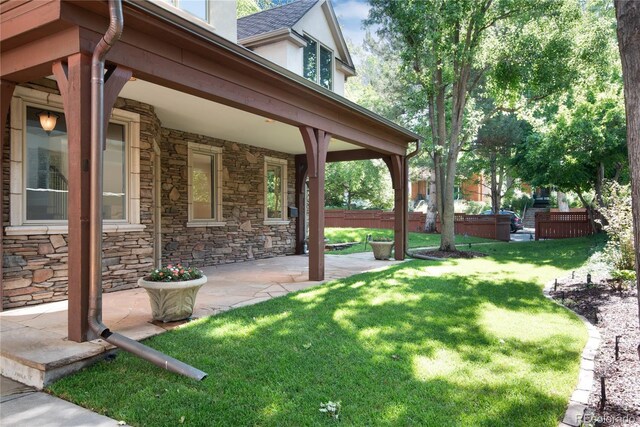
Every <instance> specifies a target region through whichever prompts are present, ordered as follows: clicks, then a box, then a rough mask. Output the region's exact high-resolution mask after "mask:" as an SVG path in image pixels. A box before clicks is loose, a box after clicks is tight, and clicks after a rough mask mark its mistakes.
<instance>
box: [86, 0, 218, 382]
mask: <svg viewBox="0 0 640 427" xmlns="http://www.w3.org/2000/svg"><path fill="white" fill-rule="evenodd" d="M109 18H110V22H109V29H108V30H107V32H106V33H105V35H104V36H103V37H102V39H101V40H100V42H99V43H98V45H97V46H96V49H95V51H94V52H93V58H92V61H91V217H90V218H91V219H90V230H91V231H90V246H91V247H90V251H89V256H90V260H91V264H90V267H89V274H90V282H89V314H88V322H89V327H90V328H91V330H92V331H93V332H94V333H95V334H97V335H98V336H100V337H102V338H103V339H104V340H105V341H107V342H108V343H111V344H113V345H115V346H117V347H120V348H121V349H123V350H126V351H128V352H130V353H133V354H135V355H136V356H138V357H140V358H142V359H145V360H148V361H149V362H151V363H153V364H154V365H157V366H159V367H161V368H163V369H166V370H168V371H171V372H175V373H177V374H181V375H185V376H187V377H190V378H194V379H196V380H202V379H203V378H205V377H206V376H207V374H206V373H205V372H202V371H201V370H199V369H196V368H194V367H192V366H190V365H187V364H186V363H183V362H181V361H179V360H176V359H174V358H173V357H169V356H167V355H165V354H163V353H160V352H159V351H157V350H154V349H152V348H150V347H147V346H145V345H142V344H140V343H139V342H137V341H135V340H132V339H130V338H127V337H125V336H124V335H120V334H118V333H114V332H111V331H109V328H107V326H105V325H104V324H103V323H102V163H103V151H104V144H105V129H104V120H103V118H104V114H105V111H104V60H105V57H106V55H107V53H108V52H109V50H110V49H111V47H112V46H113V45H114V44H115V43H116V42H117V41H118V40H119V39H120V36H121V35H122V28H123V26H124V19H123V17H122V1H121V0H109Z"/></svg>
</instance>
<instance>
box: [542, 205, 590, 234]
mask: <svg viewBox="0 0 640 427" xmlns="http://www.w3.org/2000/svg"><path fill="white" fill-rule="evenodd" d="M591 234H593V228H592V227H591V223H590V221H589V215H588V214H587V213H586V212H537V213H536V240H540V239H568V238H571V237H582V236H588V235H591Z"/></svg>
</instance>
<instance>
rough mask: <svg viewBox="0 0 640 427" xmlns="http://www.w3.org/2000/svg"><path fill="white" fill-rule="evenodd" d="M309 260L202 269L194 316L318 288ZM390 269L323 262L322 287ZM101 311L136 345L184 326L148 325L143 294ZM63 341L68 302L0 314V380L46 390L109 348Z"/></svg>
mask: <svg viewBox="0 0 640 427" xmlns="http://www.w3.org/2000/svg"><path fill="white" fill-rule="evenodd" d="M308 261H309V260H308V257H307V256H286V257H277V258H268V259H263V260H256V261H248V262H243V263H235V264H226V265H220V266H213V267H206V268H203V271H204V273H205V275H206V276H207V278H208V279H209V280H208V282H207V283H206V284H205V285H204V286H203V287H202V288H201V289H200V292H199V293H198V298H197V302H196V307H195V310H194V315H193V317H194V318H198V317H204V316H210V315H215V314H218V313H221V312H223V311H227V310H230V309H233V308H237V307H242V306H245V305H250V304H256V303H259V302H262V301H266V300H268V299H271V298H275V297H279V296H282V295H285V294H287V293H289V292H294V291H298V290H300V289H305V288H308V287H311V286H315V285H318V284H320V283H323V282H314V281H309V280H308V264H309V263H308ZM395 263H397V261H376V260H374V259H373V255H372V254H371V253H370V252H368V253H359V254H351V255H326V256H325V281H329V280H333V279H339V278H344V277H348V276H351V275H353V274H357V273H361V272H364V271H370V270H373V269H378V268H384V267H386V266H389V265H393V264H395ZM102 305H103V309H102V311H103V316H102V317H103V322H104V323H105V324H106V325H107V326H108V327H109V328H110V329H111V330H112V331H115V332H119V333H121V334H123V335H125V336H127V337H129V338H133V339H136V340H141V339H144V338H148V337H150V336H153V335H157V334H160V333H162V332H165V331H166V330H167V329H171V328H175V327H177V326H179V325H180V324H182V323H184V322H174V323H167V324H162V323H158V322H152V321H151V308H150V306H149V300H148V297H147V294H146V291H145V290H144V289H130V290H125V291H118V292H111V293H105V294H103V297H102ZM66 337H67V301H60V302H55V303H49V304H41V305H37V306H29V307H24V308H17V309H12V310H7V311H4V312H1V313H0V343H1V344H0V373H1V374H2V375H4V376H6V377H9V378H11V379H14V380H16V381H19V382H21V383H24V384H27V385H30V386H33V387H36V388H43V387H44V386H46V385H47V384H49V383H51V382H53V381H55V380H56V379H58V378H60V377H62V376H65V375H68V374H69V373H71V372H74V371H77V370H79V369H80V368H82V367H84V366H86V365H88V364H90V363H92V362H94V361H95V360H97V359H100V358H102V357H105V356H106V353H107V352H111V351H113V349H114V347H113V346H112V345H110V344H108V343H107V342H105V341H103V340H101V339H97V340H93V341H89V342H84V343H76V342H73V341H69V340H67V338H66Z"/></svg>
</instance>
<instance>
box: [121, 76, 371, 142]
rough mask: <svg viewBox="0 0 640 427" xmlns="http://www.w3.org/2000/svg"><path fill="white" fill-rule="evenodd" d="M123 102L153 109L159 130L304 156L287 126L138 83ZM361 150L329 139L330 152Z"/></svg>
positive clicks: (296, 135) (298, 139)
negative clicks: (166, 129) (136, 103)
mask: <svg viewBox="0 0 640 427" xmlns="http://www.w3.org/2000/svg"><path fill="white" fill-rule="evenodd" d="M120 96H121V97H123V98H129V99H133V100H136V101H140V102H144V103H147V104H150V105H152V106H153V107H154V108H155V112H156V115H157V116H158V118H159V119H160V121H161V122H162V126H163V127H165V128H170V129H177V130H181V131H184V132H191V133H195V134H199V135H206V136H210V137H213V138H219V139H224V140H226V141H232V142H239V143H242V144H248V145H253V146H256V147H262V148H267V149H270V150H275V151H280V152H283V153H289V154H304V152H305V151H304V144H303V142H302V136H301V135H300V130H299V129H298V128H297V127H295V126H291V125H288V124H286V123H282V122H278V121H275V120H270V119H267V118H265V117H262V116H260V115H257V114H252V113H248V112H246V111H242V110H239V109H236V108H233V107H228V106H226V105H222V104H219V103H217V102H213V101H209V100H207V99H204V98H199V97H197V96H194V95H189V94H187V93H184V92H179V91H177V90H173V89H170V88H167V87H163V86H160V85H157V84H154V83H150V82H147V81H144V80H141V79H136V80H132V81H129V82H128V83H127V84H126V85H125V86H124V89H123V90H122V91H121V92H120ZM357 148H360V147H358V146H356V145H353V144H350V143H348V142H344V141H340V140H338V139H336V138H332V139H331V143H330V144H329V151H343V150H352V149H357Z"/></svg>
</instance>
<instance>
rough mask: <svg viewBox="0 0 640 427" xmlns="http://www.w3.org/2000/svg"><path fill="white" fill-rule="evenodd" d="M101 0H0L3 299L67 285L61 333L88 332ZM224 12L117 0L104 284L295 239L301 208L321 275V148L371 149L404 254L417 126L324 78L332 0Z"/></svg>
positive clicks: (226, 5) (333, 41)
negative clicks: (389, 187) (407, 170)
mask: <svg viewBox="0 0 640 427" xmlns="http://www.w3.org/2000/svg"><path fill="white" fill-rule="evenodd" d="M176 6H178V7H176ZM180 7H183V9H180ZM283 11H285V12H286V13H283ZM294 12H295V13H294ZM108 13H109V11H108V7H107V2H106V1H75V2H72V1H63V0H51V1H47V2H43V1H36V0H33V1H23V0H15V1H11V0H10V1H7V2H3V3H2V6H1V9H0V25H2V33H1V34H0V41H1V44H0V51H1V61H0V78H1V85H2V86H1V92H0V94H1V101H2V102H1V104H0V105H1V106H2V109H1V112H2V115H1V116H0V122H1V123H2V129H1V133H0V135H2V136H3V139H2V143H1V144H0V148H1V151H0V159H2V163H1V166H2V171H1V172H2V173H0V179H1V180H0V188H2V197H1V198H0V201H1V204H0V212H2V222H3V224H2V225H3V227H2V233H1V234H0V236H1V237H2V239H1V240H0V249H1V250H2V255H3V263H2V264H1V267H2V270H1V271H0V277H1V278H2V284H1V286H0V290H1V291H2V307H4V308H11V307H18V306H23V305H30V304H37V303H41V302H48V301H57V300H61V299H67V298H68V300H69V310H68V312H69V321H68V330H69V338H70V339H71V340H74V341H84V340H87V339H90V338H92V337H91V336H90V334H89V333H88V328H87V322H86V310H87V306H88V278H89V268H90V260H89V256H88V254H89V250H88V248H89V223H88V221H87V218H89V208H90V204H89V201H90V198H89V196H90V194H89V176H90V175H89V173H90V171H89V158H90V153H91V150H92V148H93V147H91V144H90V133H91V129H90V110H91V108H90V99H91V98H90V93H91V75H90V73H91V56H92V53H93V49H94V48H95V46H96V44H97V42H98V41H99V39H100V38H101V37H102V34H104V32H105V30H106V28H107V26H108ZM235 13H236V4H235V1H228V0H223V1H205V0H202V1H199V2H198V1H189V2H186V1H185V2H180V1H179V0H173V1H160V0H157V1H142V0H136V1H124V32H123V35H122V38H121V40H120V41H118V42H117V43H116V44H115V45H114V46H113V48H112V49H111V51H110V52H109V54H108V56H107V70H108V72H107V73H106V82H105V94H106V101H105V111H106V112H107V114H110V119H109V125H108V128H107V143H106V151H105V166H104V175H103V176H104V192H103V202H104V209H103V213H104V230H103V231H104V234H103V276H102V283H103V289H104V290H105V291H115V290H120V289H127V288H131V287H135V286H136V281H137V279H138V278H139V277H141V276H143V275H144V274H145V273H147V272H148V271H149V270H150V269H151V268H153V267H154V266H157V265H159V264H160V263H169V262H177V261H181V262H184V263H187V264H190V265H195V266H206V265H213V264H220V263H229V262H239V261H246V260H251V259H256V258H268V257H273V256H281V255H287V254H294V253H298V254H300V253H302V252H303V247H304V242H305V239H306V238H307V236H306V235H305V226H304V221H302V220H301V218H304V217H305V215H308V221H309V236H308V240H309V277H310V279H311V280H322V279H323V278H324V254H323V251H324V209H323V201H324V171H325V163H326V162H331V161H343V160H359V159H367V158H383V159H384V160H385V161H386V162H387V164H388V165H389V169H390V171H391V175H392V179H393V183H394V189H395V196H396V197H395V203H396V205H395V206H396V209H395V212H396V215H395V216H396V226H395V230H396V233H395V242H396V257H397V258H398V259H402V258H403V256H404V242H405V240H404V239H405V231H406V226H405V223H406V206H407V204H408V196H407V186H406V177H405V175H404V164H405V156H406V153H407V149H408V146H409V144H410V143H411V142H414V141H417V140H418V138H419V137H418V136H417V135H415V134H414V133H411V132H409V131H407V130H405V129H403V128H401V127H399V126H397V125H395V124H393V123H391V122H389V121H387V120H385V119H383V118H381V117H379V116H377V115H375V114H373V113H371V112H369V111H367V110H365V109H363V108H362V107H359V106H357V105H355V104H354V103H352V102H350V101H348V100H346V99H344V98H343V97H341V96H340V94H341V93H342V87H343V83H344V80H345V79H346V78H347V77H348V76H350V75H353V73H354V70H353V64H352V62H351V59H350V57H349V53H348V51H347V49H346V46H345V44H344V40H343V38H342V35H341V32H340V29H339V27H338V26H337V22H336V20H335V15H334V13H333V9H332V7H331V4H330V3H329V2H328V1H326V0H320V1H309V0H301V1H299V2H296V3H292V4H290V5H286V6H282V7H280V8H278V9H276V10H274V11H265V12H261V13H258V14H255V15H253V16H249V17H246V18H243V19H241V20H240V21H239V22H238V23H237V22H236V19H235ZM261 17H262V18H261ZM288 17H291V19H290V20H287V19H288ZM283 18H287V19H284V21H283ZM245 23H249V24H245ZM257 23H261V24H260V25H258V24H257ZM258 26H260V28H264V31H262V30H256V29H257V27H258ZM238 34H239V35H240V38H241V39H240V42H241V44H243V45H244V46H242V45H239V44H238V43H237V36H238ZM251 50H253V52H252V51H251ZM310 80H311V81H310ZM332 90H333V91H335V92H333V91H332ZM112 107H113V109H112ZM307 180H308V188H309V190H308V195H307V192H306V191H305V187H306V186H305V182H306V181H307ZM305 197H308V206H309V209H308V213H305V208H306V206H307V201H306V200H305ZM293 208H297V210H296V209H293Z"/></svg>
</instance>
